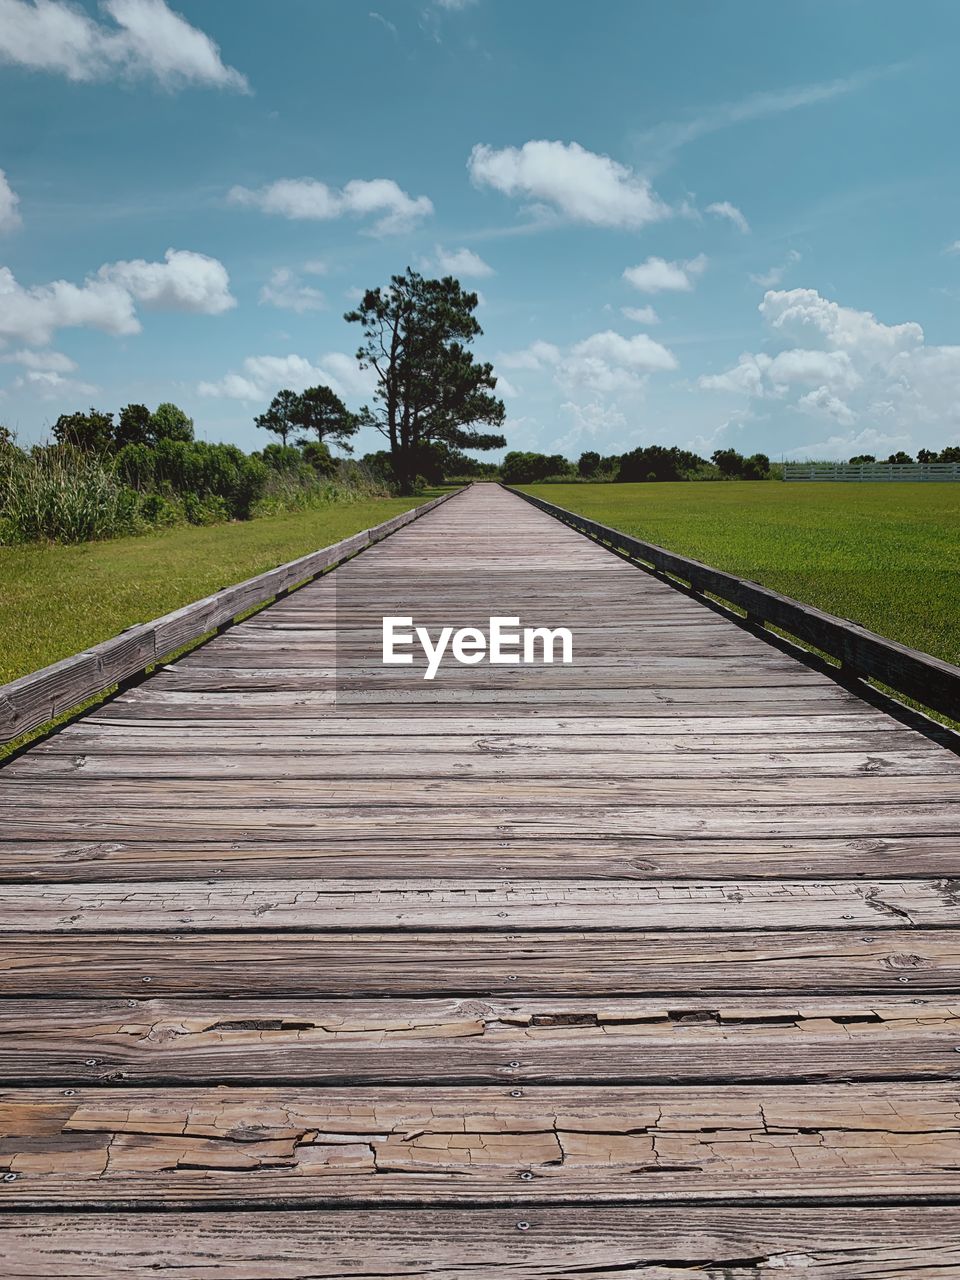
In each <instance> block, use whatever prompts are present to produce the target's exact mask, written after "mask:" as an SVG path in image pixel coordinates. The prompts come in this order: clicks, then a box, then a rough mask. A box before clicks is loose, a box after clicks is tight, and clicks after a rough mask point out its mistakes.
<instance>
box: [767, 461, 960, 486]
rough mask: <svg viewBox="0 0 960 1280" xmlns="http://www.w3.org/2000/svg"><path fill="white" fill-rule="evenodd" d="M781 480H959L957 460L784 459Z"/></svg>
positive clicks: (959, 465)
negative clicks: (807, 460) (820, 460)
mask: <svg viewBox="0 0 960 1280" xmlns="http://www.w3.org/2000/svg"><path fill="white" fill-rule="evenodd" d="M783 478H784V480H852V481H858V480H913V481H917V480H934V481H950V480H960V462H863V463H860V462H854V463H850V462H837V463H830V462H827V463H824V462H785V463H784V464H783Z"/></svg>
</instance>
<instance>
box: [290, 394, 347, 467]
mask: <svg viewBox="0 0 960 1280" xmlns="http://www.w3.org/2000/svg"><path fill="white" fill-rule="evenodd" d="M294 421H295V423H296V425H297V427H299V428H300V430H301V431H312V432H313V434H314V435H315V436H316V438H317V444H323V443H324V442H325V441H332V442H333V443H334V444H336V445H339V446H340V448H341V449H343V451H344V453H352V452H353V449H352V447H351V445H350V443H349V440H350V437H351V436H353V435H356V433H357V432H358V431H359V429H360V419H359V418H358V417H357V415H356V414H355V413H351V412H350V410H349V409H348V408H347V406H346V405H345V404H344V403H343V401H342V400H341V399H340V397H339V396H338V395H337V394H336V392H334V391H331V389H330V388H329V387H324V386H319V387H307V389H306V391H303V392H301V394H300V396H299V397H298V404H297V406H296V409H295V413H294ZM298 443H299V444H303V443H305V440H303V439H302V440H300V441H298Z"/></svg>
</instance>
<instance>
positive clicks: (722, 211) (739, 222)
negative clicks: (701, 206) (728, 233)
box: [707, 200, 750, 235]
mask: <svg viewBox="0 0 960 1280" xmlns="http://www.w3.org/2000/svg"><path fill="white" fill-rule="evenodd" d="M707 213H713V214H715V215H716V216H717V217H718V218H726V220H727V221H728V222H732V223H733V225H734V226H735V227H736V228H737V230H738V231H742V232H743V233H744V235H746V233H747V232H748V231H749V230H750V223H749V222H748V221H747V220H746V218H745V217H744V216H743V214H742V213H741V212H740V210H739V209H738V208H737V206H736V205H735V204H731V203H730V201H729V200H718V201H716V202H715V203H714V204H708V205H707Z"/></svg>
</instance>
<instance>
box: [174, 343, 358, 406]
mask: <svg viewBox="0 0 960 1280" xmlns="http://www.w3.org/2000/svg"><path fill="white" fill-rule="evenodd" d="M320 383H322V384H324V385H326V386H328V387H330V389H331V390H332V391H335V392H336V394H337V395H338V396H341V397H342V398H343V399H345V400H351V399H352V400H363V399H365V398H367V397H368V396H369V395H370V394H371V393H372V391H373V390H374V388H375V386H376V377H375V375H372V374H371V371H370V370H363V369H361V368H360V366H359V365H358V364H357V361H356V359H355V358H354V357H353V356H348V355H345V354H344V353H343V352H342V351H331V352H328V353H327V354H326V355H323V356H320V358H319V359H318V360H317V361H312V360H308V359H307V358H306V357H305V356H301V355H296V354H292V353H291V354H290V355H286V356H247V358H246V359H245V360H244V362H243V368H242V372H240V373H236V372H231V373H228V374H226V375H225V376H224V377H223V378H220V379H219V380H218V381H216V382H201V383H200V384H199V385H198V387H197V391H198V393H199V394H200V395H202V396H210V397H216V398H220V399H228V400H246V401H249V402H251V403H260V402H265V401H269V400H271V399H272V398H273V397H274V396H275V395H276V393H277V392H278V391H280V390H282V389H283V388H285V387H287V388H289V389H290V390H291V391H303V390H304V389H305V388H306V387H311V386H316V385H317V384H320Z"/></svg>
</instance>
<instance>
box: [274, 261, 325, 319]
mask: <svg viewBox="0 0 960 1280" xmlns="http://www.w3.org/2000/svg"><path fill="white" fill-rule="evenodd" d="M304 269H306V268H304ZM260 301H261V302H262V303H264V304H266V305H267V306H271V307H279V308H281V309H282V310H284V311H295V312H296V313H297V314H298V315H303V314H304V312H306V311H320V310H322V308H323V307H324V306H325V299H324V296H323V293H322V291H321V290H320V289H315V288H314V287H313V285H309V284H304V283H303V282H302V281H301V280H300V278H299V276H298V275H297V273H296V272H295V271H291V270H290V268H289V267H277V268H276V270H274V271H271V273H270V279H269V280H268V281H267V283H266V284H265V285H264V286H263V288H262V289H261V290H260Z"/></svg>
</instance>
